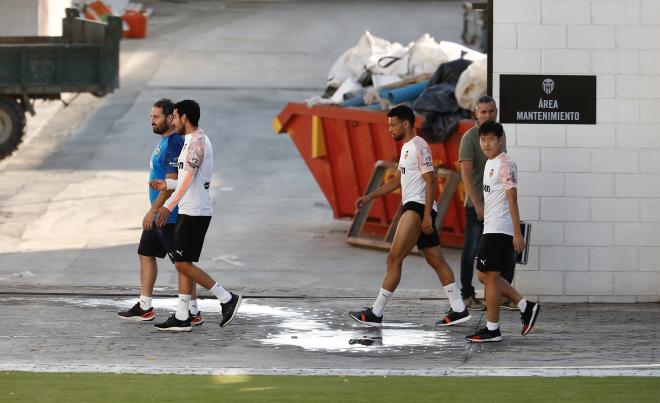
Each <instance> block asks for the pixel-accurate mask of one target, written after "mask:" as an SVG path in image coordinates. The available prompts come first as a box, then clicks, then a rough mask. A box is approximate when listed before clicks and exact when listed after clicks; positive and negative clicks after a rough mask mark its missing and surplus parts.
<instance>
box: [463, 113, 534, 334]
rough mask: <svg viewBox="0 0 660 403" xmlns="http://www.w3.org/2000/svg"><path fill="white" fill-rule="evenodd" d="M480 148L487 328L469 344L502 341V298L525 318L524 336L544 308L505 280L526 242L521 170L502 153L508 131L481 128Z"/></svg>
mask: <svg viewBox="0 0 660 403" xmlns="http://www.w3.org/2000/svg"><path fill="white" fill-rule="evenodd" d="M479 145H480V147H481V150H482V151H483V152H484V154H485V155H486V157H487V158H488V161H486V166H485V168H484V179H483V186H484V187H483V192H484V233H483V236H482V237H481V241H480V243H479V252H478V254H477V270H478V271H479V274H478V275H479V281H481V283H482V284H484V288H485V294H486V307H487V321H486V327H484V328H483V329H481V330H479V331H477V332H476V333H475V334H473V335H470V336H467V337H466V340H468V341H471V342H473V343H483V342H493V341H500V340H502V334H501V333H500V324H499V316H500V302H501V298H502V296H504V297H506V298H508V299H509V300H510V301H512V302H513V303H514V304H516V305H517V306H518V309H519V310H520V314H521V317H522V323H523V329H522V332H521V333H520V334H522V335H523V336H524V335H526V334H527V333H529V332H530V331H531V330H532V328H533V327H534V323H535V322H536V318H537V317H538V314H539V311H540V310H541V306H540V305H539V304H535V303H534V302H531V301H527V300H526V299H525V298H523V297H522V296H521V295H520V294H519V293H518V291H516V289H515V288H513V287H512V286H511V284H509V282H508V281H506V280H505V279H503V278H502V277H501V273H502V270H504V268H505V267H506V265H507V261H508V259H509V257H510V256H511V255H512V254H513V251H514V250H515V251H516V252H518V253H520V252H522V251H523V249H524V248H525V242H524V241H523V237H522V234H521V231H520V213H519V211H518V170H517V167H516V164H515V163H514V162H513V161H512V160H511V158H510V157H509V156H508V155H507V154H506V153H504V152H502V149H503V147H504V128H503V127H502V125H501V124H499V123H495V122H485V123H483V124H482V125H481V126H479Z"/></svg>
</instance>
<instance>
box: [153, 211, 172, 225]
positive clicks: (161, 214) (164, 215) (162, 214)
mask: <svg viewBox="0 0 660 403" xmlns="http://www.w3.org/2000/svg"><path fill="white" fill-rule="evenodd" d="M170 214H172V212H171V211H170V210H168V209H167V207H161V208H160V209H159V210H158V218H157V219H156V225H158V226H159V227H162V226H163V225H165V224H166V223H167V219H168V218H170Z"/></svg>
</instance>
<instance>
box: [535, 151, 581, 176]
mask: <svg viewBox="0 0 660 403" xmlns="http://www.w3.org/2000/svg"><path fill="white" fill-rule="evenodd" d="M541 167H542V170H543V172H589V150H586V149H570V148H543V150H542V157H541Z"/></svg>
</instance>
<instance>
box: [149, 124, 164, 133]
mask: <svg viewBox="0 0 660 403" xmlns="http://www.w3.org/2000/svg"><path fill="white" fill-rule="evenodd" d="M151 129H152V130H153V131H154V133H156V134H163V133H165V132H166V131H167V125H166V124H163V125H161V126H159V125H156V124H152V125H151Z"/></svg>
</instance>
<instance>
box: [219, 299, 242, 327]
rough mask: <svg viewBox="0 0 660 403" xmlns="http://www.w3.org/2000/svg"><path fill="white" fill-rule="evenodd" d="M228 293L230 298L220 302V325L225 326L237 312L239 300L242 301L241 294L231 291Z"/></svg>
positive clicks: (239, 304)
mask: <svg viewBox="0 0 660 403" xmlns="http://www.w3.org/2000/svg"><path fill="white" fill-rule="evenodd" d="M230 294H231V299H230V300H229V302H225V303H224V304H220V305H221V306H222V321H221V322H220V327H225V326H227V325H228V324H229V323H231V321H232V320H234V316H236V312H238V307H239V306H241V302H243V296H241V295H239V294H234V293H231V292H230Z"/></svg>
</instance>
